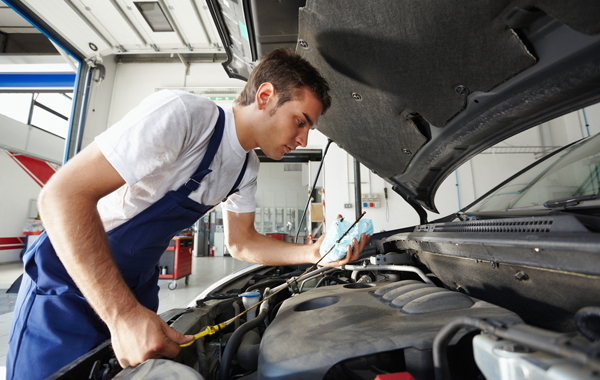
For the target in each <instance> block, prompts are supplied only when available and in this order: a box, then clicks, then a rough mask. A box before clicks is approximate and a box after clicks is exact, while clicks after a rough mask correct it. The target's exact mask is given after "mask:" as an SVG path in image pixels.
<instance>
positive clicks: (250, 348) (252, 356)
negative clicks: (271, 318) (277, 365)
mask: <svg viewBox="0 0 600 380" xmlns="http://www.w3.org/2000/svg"><path fill="white" fill-rule="evenodd" d="M259 348H260V335H258V333H257V332H256V331H254V330H250V331H248V332H247V333H246V335H244V339H242V342H241V343H240V348H239V349H238V352H237V360H238V363H239V364H240V367H242V368H243V369H245V370H246V371H256V370H257V369H258V351H259Z"/></svg>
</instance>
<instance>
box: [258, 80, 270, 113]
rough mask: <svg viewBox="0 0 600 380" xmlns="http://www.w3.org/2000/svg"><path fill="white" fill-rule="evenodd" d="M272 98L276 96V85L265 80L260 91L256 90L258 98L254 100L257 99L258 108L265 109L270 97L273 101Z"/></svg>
mask: <svg viewBox="0 0 600 380" xmlns="http://www.w3.org/2000/svg"><path fill="white" fill-rule="evenodd" d="M272 98H273V99H274V98H275V87H274V86H273V85H272V84H271V83H269V82H265V83H263V84H261V85H260V87H259V88H258V91H256V98H255V99H254V101H256V105H257V107H258V109H259V110H263V109H265V108H267V104H268V103H269V100H270V99H271V100H270V101H271V102H272V101H273V100H272Z"/></svg>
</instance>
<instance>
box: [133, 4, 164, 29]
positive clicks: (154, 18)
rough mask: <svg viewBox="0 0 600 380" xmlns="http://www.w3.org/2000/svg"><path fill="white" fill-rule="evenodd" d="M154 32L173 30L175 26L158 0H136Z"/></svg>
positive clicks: (137, 5) (138, 7)
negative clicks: (142, 0) (149, 0)
mask: <svg viewBox="0 0 600 380" xmlns="http://www.w3.org/2000/svg"><path fill="white" fill-rule="evenodd" d="M134 4H135V6H136V7H137V9H138V10H139V11H140V13H141V14H142V16H144V19H145V20H146V22H147V23H148V25H150V28H151V29H152V31H153V32H172V31H173V27H172V26H171V23H169V20H168V19H167V16H166V15H165V12H164V11H163V9H162V8H161V7H160V4H159V3H158V2H157V1H154V2H146V1H144V2H141V1H140V2H134Z"/></svg>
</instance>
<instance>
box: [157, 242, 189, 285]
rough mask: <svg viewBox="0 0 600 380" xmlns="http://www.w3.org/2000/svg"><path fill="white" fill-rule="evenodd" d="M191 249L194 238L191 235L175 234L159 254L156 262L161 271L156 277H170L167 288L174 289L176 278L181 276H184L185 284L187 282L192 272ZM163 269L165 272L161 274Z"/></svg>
mask: <svg viewBox="0 0 600 380" xmlns="http://www.w3.org/2000/svg"><path fill="white" fill-rule="evenodd" d="M193 249H194V238H193V237H192V236H189V237H188V236H175V237H174V238H173V239H172V240H171V242H170V243H169V247H168V248H167V250H166V251H165V252H164V253H163V255H162V256H161V258H160V261H159V263H158V266H159V269H160V270H161V272H160V275H159V276H158V278H160V279H172V280H173V281H171V282H170V283H169V285H168V287H169V289H171V290H175V288H177V280H179V279H180V278H183V277H185V284H186V285H187V284H188V282H189V278H190V274H192V250H193ZM165 268H166V270H165ZM164 271H166V274H163V273H164Z"/></svg>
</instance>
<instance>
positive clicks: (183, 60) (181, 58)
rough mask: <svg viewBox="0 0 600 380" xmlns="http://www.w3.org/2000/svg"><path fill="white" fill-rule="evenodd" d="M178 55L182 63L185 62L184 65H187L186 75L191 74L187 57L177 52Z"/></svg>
mask: <svg viewBox="0 0 600 380" xmlns="http://www.w3.org/2000/svg"><path fill="white" fill-rule="evenodd" d="M177 56H178V57H179V59H180V60H181V63H183V65H184V66H185V75H190V63H189V62H186V61H185V59H183V56H182V55H181V54H179V53H177ZM184 87H185V86H184Z"/></svg>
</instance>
